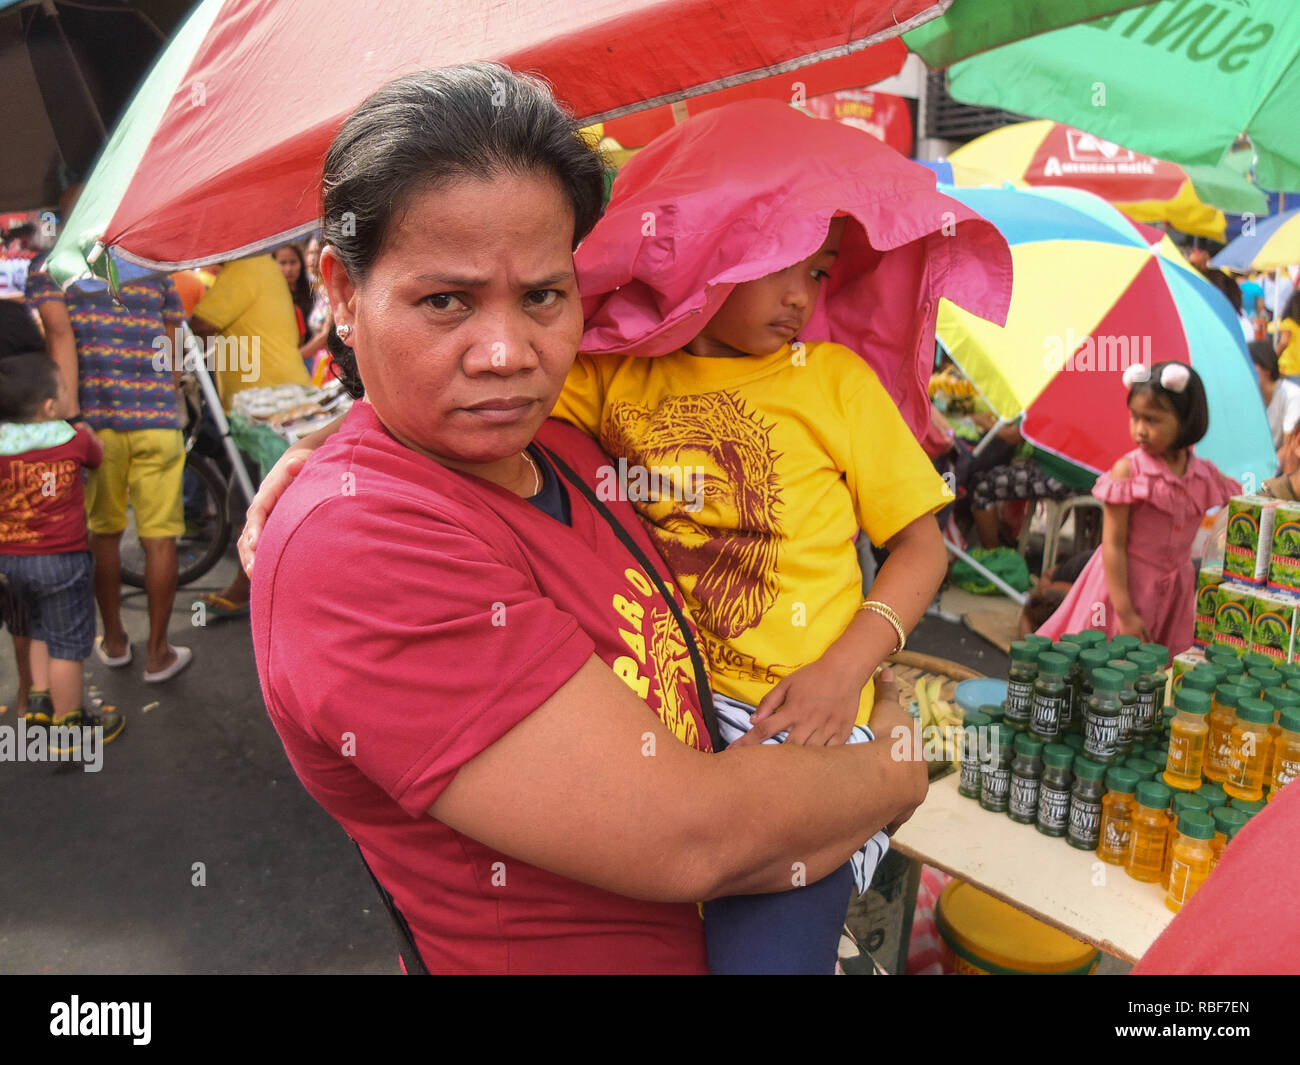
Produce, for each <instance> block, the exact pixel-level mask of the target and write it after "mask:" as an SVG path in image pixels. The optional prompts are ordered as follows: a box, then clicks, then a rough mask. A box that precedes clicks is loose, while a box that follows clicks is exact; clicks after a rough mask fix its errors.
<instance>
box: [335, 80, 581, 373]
mask: <svg viewBox="0 0 1300 1065" xmlns="http://www.w3.org/2000/svg"><path fill="white" fill-rule="evenodd" d="M603 172H604V164H603V162H602V160H601V156H600V154H599V153H598V152H597V151H596V150H595V149H594V148H593V147H592V146H591V145H589V144H588V143H587V142H586V141H584V140H583V139H582V137H581V136H580V135H579V133H578V126H577V125H576V123H575V122H574V120H573V117H572V115H571V114H569V113H568V112H567V111H565V110H564V109H562V108H561V106H560V105H559V104H558V103H557V102H556V100H555V97H554V96H553V95H552V94H551V90H550V88H549V87H548V86H547V85H546V84H545V83H544V82H543V81H541V80H540V79H538V78H536V77H532V76H529V75H525V74H516V73H515V72H513V71H511V70H508V69H506V68H505V67H503V66H499V65H497V64H494V63H466V64H464V65H462V66H454V67H443V68H440V69H437V70H421V71H416V72H415V73H412V74H407V75H406V76H405V77H401V78H398V79H396V80H395V81H390V82H389V83H388V84H387V85H385V86H383V88H381V89H379V90H378V91H377V92H375V93H374V94H372V95H371V96H370V97H369V98H367V99H366V100H365V101H364V102H363V103H362V104H361V106H360V107H358V108H357V109H356V110H355V111H353V112H352V114H351V115H349V116H348V118H347V120H346V121H345V122H344V123H343V128H342V129H340V130H339V132H338V135H337V136H336V137H335V138H334V142H333V143H332V144H331V145H330V148H329V151H328V152H327V153H326V155H325V166H324V172H323V174H322V177H321V214H322V216H323V219H324V222H323V227H322V240H323V242H324V243H325V244H328V245H329V246H330V247H331V248H333V249H334V251H335V253H336V254H337V255H338V257H339V260H340V261H341V262H342V264H343V266H344V267H345V268H346V269H347V272H348V275H349V276H350V277H351V278H352V279H353V280H354V281H361V280H362V279H364V278H365V276H366V274H367V272H368V271H369V270H370V267H371V266H372V264H373V263H374V262H375V260H376V259H377V258H378V257H379V255H380V253H381V251H382V250H383V247H384V242H385V240H386V239H387V235H388V231H389V228H390V226H391V225H392V222H393V220H394V218H395V217H396V216H398V215H400V213H401V212H402V211H403V210H404V209H405V208H406V206H407V204H408V203H409V202H410V198H411V197H412V196H413V195H415V194H417V193H419V192H422V191H424V190H427V189H429V188H432V187H436V186H438V185H440V184H442V183H445V182H451V181H455V180H457V179H462V178H465V177H472V178H478V179H489V178H492V177H495V176H497V175H501V174H509V175H520V176H523V175H532V174H545V175H549V176H551V177H553V178H554V179H555V180H556V181H557V182H558V183H559V185H560V187H561V188H562V189H563V190H564V192H565V195H566V196H567V197H568V199H569V202H570V203H571V204H572V205H573V216H574V218H573V247H575V248H576V247H577V246H578V243H579V242H580V241H581V240H582V239H583V237H585V236H586V235H587V234H588V233H589V232H591V227H592V226H594V225H595V224H596V219H597V218H599V217H600V211H601V204H602V199H603V194H604V183H603ZM327 344H328V347H329V351H330V354H331V355H332V356H333V357H334V374H335V376H336V377H338V378H339V379H340V380H342V381H343V383H344V385H345V386H346V388H347V390H348V391H349V392H350V393H351V394H352V395H354V396H360V395H361V394H362V391H363V388H362V383H361V378H360V376H359V374H358V373H357V365H356V357H355V356H354V355H353V353H352V349H351V348H349V347H348V346H347V345H346V344H344V343H343V342H342V341H341V340H339V338H338V334H337V333H336V332H335V330H334V329H333V328H331V329H330V334H329V338H328V340H327Z"/></svg>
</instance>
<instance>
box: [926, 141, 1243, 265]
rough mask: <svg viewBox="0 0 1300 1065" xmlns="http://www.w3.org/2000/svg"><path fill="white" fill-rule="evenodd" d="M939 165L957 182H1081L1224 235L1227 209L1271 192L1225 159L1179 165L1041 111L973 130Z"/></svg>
mask: <svg viewBox="0 0 1300 1065" xmlns="http://www.w3.org/2000/svg"><path fill="white" fill-rule="evenodd" d="M945 162H946V164H947V170H948V172H949V174H950V175H951V176H948V174H945V173H944V167H943V163H939V164H935V165H934V169H935V171H936V173H938V175H939V180H940V181H948V182H951V183H952V184H954V185H964V186H973V185H1001V184H1002V183H1003V182H1007V181H1009V182H1011V183H1013V184H1016V185H1021V184H1024V185H1030V186H1033V187H1035V188H1037V187H1039V186H1044V185H1060V186H1064V187H1066V188H1071V189H1083V190H1084V191H1085V192H1092V193H1095V194H1096V195H1098V196H1100V197H1102V199H1104V200H1107V201H1109V202H1110V203H1113V204H1114V205H1115V206H1116V207H1118V208H1119V209H1120V210H1121V211H1123V212H1124V213H1125V214H1126V215H1128V216H1129V217H1130V218H1132V219H1134V220H1136V221H1138V222H1168V223H1169V224H1170V225H1171V226H1173V227H1174V228H1175V229H1180V230H1182V231H1183V232H1184V233H1192V234H1195V235H1197V236H1202V237H1210V238H1212V239H1214V240H1223V238H1224V233H1225V230H1226V227H1227V219H1226V218H1225V217H1224V211H1232V212H1234V213H1236V214H1244V213H1245V212H1247V211H1250V212H1253V213H1255V214H1264V213H1265V212H1266V211H1267V210H1268V200H1267V199H1266V198H1265V196H1264V194H1263V193H1262V192H1260V191H1259V189H1257V188H1256V187H1255V186H1254V185H1252V184H1251V183H1250V182H1249V181H1248V180H1247V179H1246V178H1245V177H1243V176H1242V175H1241V174H1238V173H1236V172H1235V171H1232V170H1230V169H1228V168H1227V167H1226V166H1220V167H1208V166H1200V167H1187V168H1184V167H1181V166H1179V165H1178V164H1177V163H1170V162H1168V161H1166V160H1164V159H1155V158H1152V157H1151V156H1149V155H1141V154H1140V153H1138V152H1131V151H1129V150H1128V149H1127V148H1124V147H1121V146H1120V145H1118V144H1112V143H1111V142H1110V141H1108V140H1105V139H1104V138H1102V137H1096V136H1093V134H1091V133H1085V132H1084V131H1083V130H1078V129H1075V128H1074V127H1073V126H1066V125H1062V124H1061V123H1060V122H1050V121H1047V120H1044V119H1040V120H1038V121H1034V122H1016V123H1014V124H1013V125H1010V126H1003V127H1002V128H1001V129H995V130H993V131H992V132H991V133H986V134H984V135H983V136H982V137H976V138H975V139H974V140H973V141H971V142H970V143H969V144H964V145H962V146H961V147H960V148H958V149H957V150H956V151H954V152H952V153H951V154H950V155H949V156H948V158H947V159H946V160H945Z"/></svg>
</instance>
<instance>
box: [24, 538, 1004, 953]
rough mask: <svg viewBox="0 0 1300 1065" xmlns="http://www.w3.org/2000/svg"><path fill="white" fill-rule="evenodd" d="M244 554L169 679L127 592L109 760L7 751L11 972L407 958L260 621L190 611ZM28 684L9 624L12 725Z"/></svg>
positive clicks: (956, 653)
mask: <svg viewBox="0 0 1300 1065" xmlns="http://www.w3.org/2000/svg"><path fill="white" fill-rule="evenodd" d="M233 566H234V558H233V554H232V555H231V556H230V557H229V558H228V559H227V560H226V561H225V562H223V563H222V565H221V566H219V567H218V568H217V569H215V570H213V572H212V573H210V574H208V575H207V576H206V577H204V578H203V581H202V583H201V585H198V586H192V587H189V588H183V589H181V592H180V594H179V595H178V597H177V601H176V607H175V610H174V615H173V624H172V632H173V640H174V642H175V643H178V644H182V645H187V646H189V647H191V648H193V650H194V653H195V662H194V665H192V666H191V667H190V668H189V669H188V670H187V671H186V672H185V673H183V674H181V676H179V677H177V678H176V679H174V680H172V681H170V682H168V683H167V684H164V685H159V686H151V685H146V684H144V683H143V681H141V679H140V670H141V669H142V668H143V666H142V664H141V659H142V651H143V639H144V636H145V633H146V631H147V628H146V623H145V615H144V595H143V593H142V592H133V591H132V592H130V593H129V596H128V598H127V599H126V600H125V602H124V607H125V609H124V614H125V616H126V624H127V627H128V629H129V630H130V631H131V634H132V636H133V638H134V639H135V641H136V648H135V650H136V663H135V664H134V665H133V666H132V667H131V668H129V669H126V670H109V669H107V668H105V667H104V666H103V665H101V664H100V663H99V661H98V660H97V659H95V658H93V657H92V658H91V660H90V662H89V663H88V665H87V683H88V684H90V685H94V686H96V687H97V688H99V689H100V691H101V693H102V695H103V698H104V701H105V703H107V704H111V705H116V706H117V707H118V708H119V709H121V710H123V711H124V712H125V713H126V715H127V730H126V732H125V733H124V734H123V735H122V736H121V737H120V738H119V739H118V740H116V741H115V742H114V743H113V744H112V745H110V746H109V747H107V748H106V749H105V751H104V761H103V768H102V770H101V771H100V772H99V773H84V772H82V771H81V770H80V769H74V768H71V767H69V766H51V765H49V764H26V763H24V764H13V763H0V840H3V854H2V857H0V897H3V898H4V900H5V906H4V907H3V908H0V972H4V973H68V974H71V973H124V974H137V973H282V972H292V973H392V972H395V971H397V968H396V947H395V944H396V939H395V934H394V933H393V931H392V929H391V926H390V923H389V919H388V916H387V914H386V913H385V912H384V910H383V907H382V905H381V904H380V902H379V899H378V897H377V895H376V894H375V890H374V887H373V886H372V884H371V883H370V880H369V878H368V877H367V875H366V872H365V869H364V868H363V867H362V865H361V862H360V859H359V858H358V857H357V854H356V851H355V849H354V848H353V846H352V845H351V843H350V842H349V841H348V840H347V838H346V837H345V836H344V834H343V832H342V830H341V829H340V828H339V827H338V826H337V825H336V824H335V823H334V822H333V821H332V820H331V819H330V818H329V817H327V816H326V815H325V813H324V812H323V811H322V810H321V809H320V808H319V807H318V806H317V805H316V803H315V801H314V800H312V799H311V798H310V797H309V796H308V795H307V793H306V792H305V791H304V790H303V789H302V786H301V785H300V784H299V783H298V780H297V778H296V777H295V776H294V774H293V771H292V769H291V768H290V766H289V763H288V761H287V759H286V758H285V756H284V752H283V750H282V748H281V747H280V743H279V739H278V737H277V736H276V734H275V731H274V729H272V727H271V724H270V721H269V720H268V719H267V716H266V713H265V710H264V709H263V706H262V700H261V695H260V693H259V691H258V686H257V675H256V672H255V670H254V666H253V654H252V648H251V644H250V640H249V628H248V622H247V621H246V620H242V621H227V622H221V623H216V624H211V625H209V626H208V627H207V628H201V629H200V628H193V627H192V626H191V624H190V617H191V614H190V604H191V603H192V602H193V600H194V597H195V595H197V594H198V593H199V592H202V591H213V590H219V589H220V588H221V587H223V586H224V584H225V581H226V579H227V578H228V576H229V574H230V572H231V568H232V567H233ZM908 646H909V647H910V648H912V649H914V650H918V651H926V652H929V653H932V654H939V655H943V656H944V657H948V658H954V659H957V660H959V661H963V662H966V663H967V664H969V665H972V666H974V667H975V668H977V669H980V670H982V671H986V672H990V673H996V672H997V671H999V670H1002V669H1004V668H1005V659H1004V658H1003V656H1001V655H1000V654H999V653H998V652H997V651H996V650H993V649H992V648H990V647H989V645H987V644H985V643H984V642H983V641H982V640H980V639H979V638H978V637H976V636H973V635H972V634H970V633H969V632H967V631H966V630H965V629H963V628H961V627H959V626H955V625H948V624H945V623H943V622H939V621H935V620H932V619H927V620H926V621H924V622H923V623H922V625H921V627H920V628H919V629H918V630H917V632H916V633H915V634H914V636H913V638H912V639H911V640H910V641H909V644H908ZM15 684H16V678H15V674H14V664H13V658H12V644H10V642H9V640H8V637H7V635H6V636H5V637H4V638H3V646H0V701H2V702H6V703H9V704H10V706H11V709H10V711H9V712H8V713H7V714H5V715H4V716H3V717H0V724H4V725H12V724H13V723H14V720H15V718H14V713H13V710H12V699H13V695H14V689H15ZM150 704H154V705H150ZM146 707H148V709H147V710H146V709H145V708H146ZM200 862H201V863H203V864H202V867H201V869H200V870H199V871H197V872H196V869H195V863H200ZM200 879H201V880H203V881H205V882H204V883H203V884H202V885H201V886H199V885H196V883H195V881H196V880H200Z"/></svg>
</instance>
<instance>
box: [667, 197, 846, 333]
mask: <svg viewBox="0 0 1300 1065" xmlns="http://www.w3.org/2000/svg"><path fill="white" fill-rule="evenodd" d="M844 222H845V220H844V219H843V218H834V219H832V220H831V225H830V230H829V232H828V233H827V234H826V239H825V241H823V242H822V246H821V247H820V248H818V249H817V250H816V251H815V252H814V253H813V254H812V255H810V256H808V258H806V259H804V260H803V262H799V263H795V264H794V265H793V266H790V267H787V268H786V269H784V270H778V271H777V272H776V273H774V274H768V275H767V277H760V278H759V279H758V280H757V281H746V282H745V283H744V284H741V285H737V286H736V287H735V288H734V289H732V291H731V295H730V296H728V297H727V300H726V302H725V303H723V305H722V306H721V307H720V308H718V313H717V314H715V315H714V316H713V318H712V319H710V321H709V324H708V325H706V326H705V327H704V329H703V330H701V332H700V335H699V336H697V337H696V338H695V339H694V340H692V341H691V342H690V344H688V345H687V346H686V347H687V350H688V351H690V352H691V354H693V355H713V356H736V355H771V354H772V353H773V352H774V351H779V350H780V349H781V348H782V347H783V346H784V345H786V344H789V343H790V342H791V341H793V340H794V338H795V337H796V336H798V334H799V331H800V330H801V329H802V328H803V327H804V326H805V325H806V324H807V322H808V318H809V316H810V315H811V314H812V312H813V308H814V307H815V306H816V305H817V293H818V291H819V290H820V288H821V284H822V282H823V281H824V280H825V279H826V278H827V276H829V273H830V269H831V266H832V265H834V263H835V257H836V256H837V255H838V254H839V248H840V239H841V237H843V235H844Z"/></svg>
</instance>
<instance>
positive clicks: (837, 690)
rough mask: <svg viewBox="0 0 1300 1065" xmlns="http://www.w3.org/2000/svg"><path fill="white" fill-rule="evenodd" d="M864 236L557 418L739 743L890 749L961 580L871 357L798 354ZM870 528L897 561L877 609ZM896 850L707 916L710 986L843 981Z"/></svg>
mask: <svg viewBox="0 0 1300 1065" xmlns="http://www.w3.org/2000/svg"><path fill="white" fill-rule="evenodd" d="M844 224H845V221H844V219H842V218H837V219H834V220H833V221H832V222H831V225H830V228H829V232H828V233H827V236H826V239H825V241H824V242H823V244H822V246H821V247H820V248H818V249H817V251H816V252H815V253H814V254H813V255H811V256H810V257H808V258H807V259H804V260H802V261H800V262H798V263H794V264H793V265H791V266H790V267H788V268H787V269H785V270H782V271H779V272H777V273H774V274H772V275H770V276H768V277H764V278H760V279H758V280H755V281H750V282H747V283H744V284H740V285H737V286H736V287H735V288H734V289H733V290H732V292H731V294H730V296H729V297H728V298H727V300H726V302H724V303H723V304H722V306H721V307H720V308H719V310H718V311H717V313H716V314H715V315H714V316H713V317H712V318H711V319H710V320H709V321H708V322H707V323H706V324H705V325H704V327H703V328H702V329H701V331H700V333H699V334H698V336H696V337H695V339H694V340H692V341H690V342H689V343H688V344H687V345H686V346H685V347H684V348H683V349H682V350H680V351H677V352H674V353H672V354H669V355H665V356H663V357H661V358H638V357H635V356H590V355H584V354H579V356H578V359H577V361H576V363H575V364H574V367H573V369H572V371H571V372H570V375H569V378H568V380H567V382H566V384H565V389H564V391H563V393H561V396H560V400H559V402H558V404H557V405H556V408H555V410H554V412H553V413H554V416H555V417H559V418H564V419H566V420H568V421H571V422H573V423H574V424H576V425H578V426H579V427H581V428H583V429H585V430H586V431H587V432H589V433H591V434H592V435H593V436H596V437H597V438H598V439H599V440H600V441H601V444H602V446H603V447H604V449H605V451H606V452H607V453H608V454H609V455H610V456H611V457H614V458H615V459H617V460H620V461H619V464H618V466H617V467H616V469H617V470H618V473H619V474H621V475H622V476H621V477H619V478H618V482H619V488H620V490H622V491H624V492H626V498H628V499H629V500H630V501H631V502H632V503H633V504H634V505H635V506H636V507H637V510H638V512H639V513H640V515H641V517H642V518H643V520H644V521H645V524H646V527H647V529H648V530H649V532H650V534H651V536H652V537H653V538H654V540H655V542H656V545H657V546H658V547H659V549H660V552H661V553H662V554H663V556H664V558H665V560H666V561H667V562H668V564H669V566H670V567H671V569H672V571H673V574H674V576H675V577H676V578H677V583H678V585H679V586H680V588H681V589H682V592H683V594H684V595H685V597H686V599H687V602H688V603H689V605H690V607H691V612H692V616H693V618H694V620H695V622H696V625H697V626H698V628H699V632H700V636H701V640H702V644H703V647H704V650H705V652H706V655H707V658H708V662H709V672H710V677H711V679H712V682H713V685H714V687H715V689H716V694H715V706H716V709H717V712H718V718H719V723H720V725H721V727H722V730H723V735H724V737H725V738H729V739H730V738H735V742H736V743H737V744H745V743H760V742H765V741H768V742H774V741H779V740H780V739H785V740H786V741H787V742H791V743H802V744H835V743H843V742H845V741H846V740H850V739H851V738H852V739H855V740H857V741H865V740H868V739H871V738H872V737H871V734H870V732H869V731H867V730H866V729H865V728H863V727H861V726H865V725H866V723H867V719H868V717H869V716H870V712H871V702H872V690H873V689H872V683H871V677H872V675H873V673H874V672H875V670H876V667H877V666H879V665H880V664H881V663H882V662H883V661H884V659H885V658H886V656H887V655H889V654H890V653H891V652H892V651H894V650H895V649H897V648H899V647H901V646H902V644H903V641H904V635H905V633H906V632H908V631H910V630H911V629H912V627H913V626H915V625H916V623H917V622H918V621H919V620H920V618H921V615H922V614H923V612H924V611H925V608H926V606H927V605H928V604H929V603H930V601H931V599H932V598H933V596H934V594H935V592H936V591H937V589H938V587H939V585H940V583H941V582H942V580H943V577H944V574H945V573H946V571H947V555H946V552H945V549H944V546H943V542H942V538H941V535H940V532H939V527H938V524H937V523H936V521H935V519H934V517H933V514H934V512H935V511H937V510H939V509H941V508H942V507H943V506H945V505H946V504H947V503H948V502H950V501H951V499H952V492H951V490H950V489H949V487H948V485H947V484H946V483H945V482H944V481H943V479H942V478H940V477H939V475H938V474H937V473H936V472H935V470H934V467H933V465H932V464H931V463H930V460H929V459H928V458H927V457H926V455H925V452H924V451H923V450H922V449H921V447H920V445H919V444H918V443H917V441H916V439H915V437H914V436H913V435H912V433H911V432H910V431H909V430H908V428H907V426H906V425H905V424H904V422H903V419H902V417H901V416H900V415H899V413H898V410H897V408H896V407H895V406H894V404H893V402H892V400H891V399H890V398H889V396H888V394H887V393H886V392H885V390H884V388H883V387H882V386H881V384H880V382H879V381H878V380H877V378H876V375H875V373H874V372H873V371H872V370H871V369H870V367H868V366H867V364H866V363H865V362H864V361H863V360H862V359H861V358H859V357H858V356H857V355H856V354H855V353H854V352H852V351H850V350H849V349H848V348H846V347H843V346H842V345H839V344H832V343H812V344H802V343H799V342H798V341H797V339H796V338H797V336H798V334H799V331H800V330H801V329H802V328H803V326H804V324H805V323H806V321H807V319H808V316H809V314H810V313H811V311H812V309H813V307H814V305H815V304H816V302H817V297H818V290H819V288H820V286H821V284H822V282H823V280H824V279H825V278H826V277H828V276H829V273H830V270H831V269H832V267H833V264H834V261H835V257H836V255H837V252H838V245H839V242H840V239H841V236H842V234H843V230H844ZM611 480H613V478H611ZM859 528H861V529H863V530H864V531H865V532H866V534H867V535H868V536H870V537H871V540H872V542H873V543H876V544H879V545H881V546H883V547H885V548H887V549H888V550H889V558H888V559H887V560H886V562H885V564H884V565H883V566H882V567H881V570H880V573H879V575H878V576H877V578H876V581H875V583H874V584H873V585H872V588H871V599H870V600H869V601H868V602H867V603H865V604H863V603H862V601H861V579H862V578H861V573H860V570H859V567H858V563H857V556H856V552H855V549H854V546H853V540H854V536H855V535H856V533H857V531H858V529H859ZM750 714H752V717H751V716H750ZM751 725H752V728H751ZM855 726H857V727H855ZM745 730H749V731H747V732H746V731H745ZM855 733H856V735H854V734H855ZM736 737H738V738H736ZM887 846H888V840H887V837H885V836H884V834H883V833H877V835H876V836H875V837H873V839H872V840H871V841H869V842H868V844H867V845H866V846H865V847H864V850H863V851H862V852H859V854H858V855H857V856H855V859H854V862H852V863H850V865H848V866H845V867H844V868H843V869H842V870H840V871H839V872H838V873H835V874H832V875H831V876H829V877H826V878H824V879H823V880H821V881H819V882H818V883H816V884H813V885H806V886H805V885H803V884H802V883H801V882H800V879H799V870H798V863H797V862H796V863H794V866H795V867H794V868H793V869H792V885H793V886H795V887H797V888H798V890H796V891H791V892H785V893H783V894H780V895H766V896H740V897H735V898H725V899H717V900H713V901H711V902H707V903H705V905H704V919H705V932H706V936H707V939H708V944H709V964H710V970H711V971H712V972H714V973H752V972H818V971H821V972H829V971H831V969H832V968H833V966H834V958H835V950H836V945H837V943H838V939H839V932H840V928H841V925H842V924H843V920H844V916H845V911H846V910H847V907H848V901H849V894H850V884H851V882H852V881H853V880H854V879H855V874H856V879H857V880H858V884H857V886H858V890H859V892H861V891H865V890H866V887H867V885H868V884H869V882H870V875H871V873H872V872H873V871H874V869H875V865H876V864H877V863H878V861H879V860H880V858H881V857H882V856H883V853H884V850H885V849H886V847H887ZM855 867H856V868H855Z"/></svg>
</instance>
